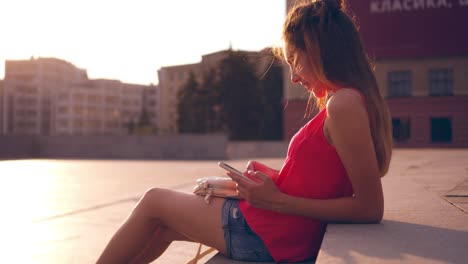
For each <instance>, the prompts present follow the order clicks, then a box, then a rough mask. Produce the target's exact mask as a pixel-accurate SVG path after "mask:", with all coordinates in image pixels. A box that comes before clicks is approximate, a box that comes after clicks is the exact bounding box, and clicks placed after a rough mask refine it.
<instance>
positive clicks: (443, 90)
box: [429, 69, 453, 96]
mask: <svg viewBox="0 0 468 264" xmlns="http://www.w3.org/2000/svg"><path fill="white" fill-rule="evenodd" d="M429 95H431V96H450V95H453V70H452V69H433V70H430V71H429Z"/></svg>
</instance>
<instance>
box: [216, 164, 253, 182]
mask: <svg viewBox="0 0 468 264" xmlns="http://www.w3.org/2000/svg"><path fill="white" fill-rule="evenodd" d="M218 165H219V166H220V167H221V168H223V169H225V170H227V171H229V172H232V173H234V174H236V175H238V176H239V177H242V178H244V179H246V180H247V181H249V182H254V181H253V180H252V179H250V178H249V177H247V176H245V175H244V173H242V172H241V171H239V170H237V169H236V168H234V167H232V166H231V165H229V164H227V163H226V162H223V161H220V162H218Z"/></svg>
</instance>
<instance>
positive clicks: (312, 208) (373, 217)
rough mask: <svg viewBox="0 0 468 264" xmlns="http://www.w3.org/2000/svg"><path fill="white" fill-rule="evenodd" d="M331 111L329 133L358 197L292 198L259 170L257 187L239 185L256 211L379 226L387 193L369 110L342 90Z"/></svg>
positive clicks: (241, 183) (332, 103) (328, 109)
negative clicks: (385, 192) (381, 176)
mask: <svg viewBox="0 0 468 264" xmlns="http://www.w3.org/2000/svg"><path fill="white" fill-rule="evenodd" d="M356 95H357V96H356ZM327 112H328V117H327V129H328V131H329V134H330V137H331V139H332V141H333V145H334V146H335V148H336V150H337V152H338V155H339V156H340V158H341V161H342V162H343V165H344V167H345V169H346V171H347V173H348V175H349V179H350V181H351V184H352V186H353V190H354V196H352V197H343V198H337V199H328V200H318V199H305V198H299V197H293V196H290V195H286V194H284V193H281V192H280V191H279V190H278V189H277V188H276V186H274V183H273V182H270V180H269V179H268V178H267V177H266V176H265V175H263V174H262V173H261V172H258V171H257V172H255V173H254V174H253V176H254V177H257V178H258V179H259V180H258V183H257V184H245V183H244V182H240V183H239V190H240V193H241V195H244V196H246V197H245V198H246V199H247V201H249V203H251V204H252V205H253V206H255V207H260V208H265V209H270V210H274V211H278V212H281V213H286V214H293V215H300V216H305V217H310V218H313V219H318V220H323V221H328V222H354V223H369V222H379V221H380V220H381V219H382V215H383V206H384V205H383V204H384V203H383V192H382V185H381V181H380V172H379V169H378V165H377V158H376V156H375V151H374V146H373V143H372V138H371V132H370V127H369V121H368V116H367V112H366V109H365V107H364V105H363V104H362V102H360V98H359V95H358V94H357V93H356V92H348V91H342V92H338V93H337V94H335V95H334V96H333V97H332V98H331V99H330V101H329V103H328V105H327Z"/></svg>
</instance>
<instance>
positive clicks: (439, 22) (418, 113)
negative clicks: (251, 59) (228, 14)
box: [284, 0, 468, 147]
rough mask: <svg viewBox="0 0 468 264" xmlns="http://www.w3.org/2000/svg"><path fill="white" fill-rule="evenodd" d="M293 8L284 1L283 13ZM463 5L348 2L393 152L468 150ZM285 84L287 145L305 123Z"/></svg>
mask: <svg viewBox="0 0 468 264" xmlns="http://www.w3.org/2000/svg"><path fill="white" fill-rule="evenodd" d="M294 2H295V1H294V0H292V1H291V0H288V1H287V6H288V7H291V6H292V5H293V4H294ZM465 2H466V1H399V0H393V1H390V0H373V1H361V0H348V1H347V3H348V8H349V10H350V11H351V12H353V13H354V14H355V16H356V18H357V21H358V23H359V30H360V32H361V36H362V39H363V42H364V47H365V49H366V51H367V53H368V54H369V57H370V58H371V60H372V61H373V64H374V66H375V74H376V78H377V82H378V84H379V88H380V90H381V93H382V95H383V96H384V97H385V98H386V101H387V103H388V105H389V107H390V112H391V115H392V124H393V139H394V143H395V146H400V147H467V146H468V119H467V118H466V116H467V114H468V35H467V34H466V27H465V25H466V24H468V16H467V15H466V14H468V4H467V3H465ZM285 75H289V70H287V69H285ZM284 79H285V84H284V89H285V91H284V94H285V100H286V101H287V102H288V105H287V107H286V109H285V113H284V131H285V136H286V138H288V139H289V138H291V137H292V136H293V135H294V133H295V132H296V131H297V129H298V128H299V127H300V126H301V125H302V124H304V123H305V122H306V121H307V120H305V119H304V118H303V113H304V109H305V105H306V102H307V101H306V98H307V94H306V93H305V92H304V91H303V89H302V88H300V87H298V86H296V85H291V84H290V77H289V76H288V77H287V78H284Z"/></svg>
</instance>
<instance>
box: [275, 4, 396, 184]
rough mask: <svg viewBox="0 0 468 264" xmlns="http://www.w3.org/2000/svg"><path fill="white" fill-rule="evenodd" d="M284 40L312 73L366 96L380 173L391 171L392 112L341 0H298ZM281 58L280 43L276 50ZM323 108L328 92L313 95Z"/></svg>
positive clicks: (312, 98)
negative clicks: (319, 96) (301, 54)
mask: <svg viewBox="0 0 468 264" xmlns="http://www.w3.org/2000/svg"><path fill="white" fill-rule="evenodd" d="M283 41H284V44H285V45H287V46H288V47H292V48H294V49H299V50H301V51H303V52H305V54H306V55H307V59H308V61H309V62H310V65H311V66H312V70H313V73H314V74H315V76H317V79H318V81H319V82H320V83H323V84H325V85H327V86H328V87H337V86H338V87H352V88H354V89H357V90H359V91H360V92H361V93H362V94H364V96H365V98H366V100H365V101H366V106H367V110H368V113H369V121H370V129H371V133H372V140H373V143H374V148H375V153H376V156H377V161H378V165H379V169H380V173H381V176H383V175H385V174H386V173H387V171H388V168H389V164H390V159H391V155H392V135H391V121H390V119H391V117H390V111H389V110H388V107H387V105H386V103H385V101H384V99H383V98H382V96H381V94H380V91H379V88H378V85H377V81H376V79H375V76H374V72H373V70H372V67H371V64H370V62H369V59H368V57H367V56H366V53H365V52H364V48H363V45H362V41H361V38H360V35H359V33H358V30H357V27H356V25H355V22H354V19H353V18H352V17H351V16H350V15H348V13H347V11H346V6H345V3H344V1H343V0H341V1H340V0H315V1H314V0H309V1H300V2H299V1H297V2H296V4H295V5H294V6H293V7H292V8H291V9H290V10H289V12H288V15H287V17H286V20H285V22H284V25H283ZM273 51H274V52H275V54H276V55H278V56H280V57H282V58H283V59H284V57H283V49H282V47H276V48H274V49H273ZM314 100H315V105H316V106H318V107H319V108H320V109H322V108H323V107H325V103H326V100H327V97H326V96H325V97H323V98H315V97H313V96H312V94H311V96H310V97H309V102H308V104H307V109H306V111H307V113H308V114H310V113H311V112H312V110H313V107H311V105H312V102H313V101H314Z"/></svg>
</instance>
